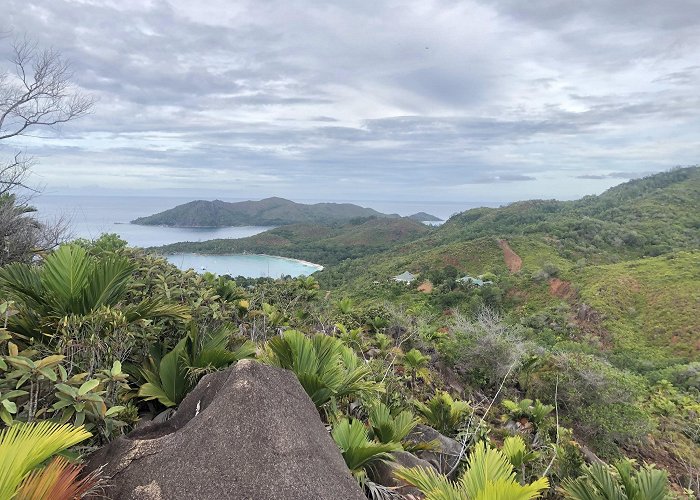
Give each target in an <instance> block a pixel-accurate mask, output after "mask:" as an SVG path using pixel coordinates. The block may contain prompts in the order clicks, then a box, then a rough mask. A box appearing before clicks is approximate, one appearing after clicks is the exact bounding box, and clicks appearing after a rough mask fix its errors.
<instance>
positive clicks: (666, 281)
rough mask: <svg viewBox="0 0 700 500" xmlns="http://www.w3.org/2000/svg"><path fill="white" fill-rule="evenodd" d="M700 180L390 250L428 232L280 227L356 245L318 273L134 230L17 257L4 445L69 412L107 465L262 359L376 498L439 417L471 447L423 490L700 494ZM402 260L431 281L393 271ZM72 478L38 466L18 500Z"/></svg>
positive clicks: (4, 383)
mask: <svg viewBox="0 0 700 500" xmlns="http://www.w3.org/2000/svg"><path fill="white" fill-rule="evenodd" d="M699 179H700V178H699V176H698V169H697V168H695V169H683V170H675V171H671V172H669V173H666V174H660V175H659V176H655V177H652V178H650V179H642V180H639V181H633V182H631V183H628V184H626V185H623V186H621V187H618V188H614V189H613V190H610V191H608V192H607V193H605V194H603V195H601V196H600V197H588V198H585V199H583V200H579V201H577V202H564V203H562V202H533V203H529V204H528V203H523V204H519V205H516V206H509V207H504V208H502V209H495V210H491V209H488V210H486V209H479V210H476V211H469V212H465V213H463V214H459V215H457V216H455V217H453V218H452V219H451V220H450V221H449V222H448V223H446V224H445V225H444V226H443V227H440V228H437V229H427V228H423V229H422V230H421V231H415V232H412V231H408V232H407V233H405V236H406V237H405V238H404V237H403V236H400V237H397V238H395V239H391V238H389V239H387V240H382V242H381V243H376V242H373V241H371V238H370V237H369V236H367V235H369V234H376V233H374V232H373V231H376V230H380V229H377V228H380V227H381V228H384V229H386V228H387V227H389V225H388V224H386V222H387V221H391V223H394V222H396V223H397V224H406V223H408V224H414V223H413V222H412V221H408V222H404V221H405V219H390V220H389V219H388V220H386V221H384V220H382V221H381V222H379V221H380V220H379V219H371V220H364V221H357V222H356V223H351V224H348V225H343V226H332V227H317V228H316V229H314V230H313V231H316V235H317V236H318V235H322V237H315V238H314V237H309V238H308V240H306V243H304V241H305V240H304V236H303V234H304V233H303V231H300V229H299V228H300V227H301V226H299V227H292V228H278V229H276V230H275V231H271V232H269V233H268V235H267V236H265V237H264V238H278V237H281V236H280V235H283V234H294V235H295V236H294V238H296V240H295V241H296V242H293V241H292V240H293V238H291V237H290V238H289V239H288V240H287V241H288V242H292V243H289V245H288V246H286V248H287V250H288V251H289V252H294V251H296V250H298V249H300V248H302V247H303V245H304V244H307V245H308V249H309V250H308V252H310V253H313V252H319V255H320V253H321V252H324V251H325V250H324V248H327V247H325V246H324V245H325V243H324V242H328V241H334V245H336V246H335V247H334V248H341V247H342V246H343V244H345V245H346V246H347V247H348V248H350V249H352V248H354V247H355V246H356V244H357V245H359V247H360V250H348V251H345V250H343V251H342V252H341V251H340V250H339V252H340V253H338V256H342V258H341V257H337V258H335V260H333V262H339V261H340V260H342V259H345V260H344V262H342V263H339V264H337V265H331V266H330V267H329V268H328V269H326V270H324V271H323V272H321V273H318V274H317V275H316V276H317V278H316V277H309V278H296V279H282V280H271V279H246V278H239V279H237V280H236V281H234V280H232V279H230V278H227V277H217V276H214V275H211V274H204V275H199V274H197V273H195V272H194V271H192V270H190V271H180V270H178V269H177V268H175V267H174V266H172V265H170V264H168V263H167V261H166V260H165V259H163V258H161V257H158V256H157V255H154V254H151V253H146V252H144V251H143V250H140V249H131V248H128V247H126V245H125V243H124V242H123V241H121V240H119V239H118V238H117V237H115V236H114V235H105V236H103V237H101V238H100V239H98V240H96V241H92V242H90V241H77V242H74V243H73V244H70V245H63V246H61V247H60V248H58V249H57V250H55V251H53V252H50V253H45V254H42V255H38V256H36V257H35V258H34V259H31V258H23V259H18V261H16V262H12V263H8V264H6V265H5V266H3V267H2V268H1V269H0V314H1V315H2V321H3V324H2V328H0V418H1V419H2V422H3V423H2V424H0V425H1V426H2V427H4V428H5V429H6V433H5V434H0V448H2V447H3V446H6V445H5V444H4V443H3V438H2V437H1V436H7V435H8V434H9V433H16V432H19V429H23V428H25V427H24V426H26V425H36V424H37V423H43V422H53V423H55V424H56V425H61V424H67V425H72V426H74V428H77V429H81V427H82V429H81V430H80V431H77V432H82V433H85V434H84V435H83V437H87V433H86V432H87V431H89V432H90V434H91V437H90V439H89V440H88V441H85V442H83V443H82V444H81V445H80V447H79V448H75V447H74V448H73V452H74V453H73V455H72V456H75V455H77V454H81V453H82V454H86V453H89V452H90V451H92V450H94V449H95V448H96V447H99V446H101V445H103V444H104V443H105V442H107V441H109V440H111V439H113V438H114V437H116V436H118V435H120V434H122V433H124V432H127V431H129V430H130V429H131V428H133V426H134V425H135V424H136V423H137V422H138V421H139V420H144V419H151V418H154V417H157V418H165V416H166V415H168V412H170V411H172V408H174V407H177V405H178V404H179V403H180V402H181V401H182V399H183V398H184V397H185V396H186V394H187V393H188V392H189V391H190V390H192V388H193V387H194V386H195V385H196V384H197V382H198V381H199V380H200V379H201V378H202V377H203V376H205V375H206V374H207V373H211V372H213V371H216V370H221V369H225V368H226V367H228V366H231V365H232V364H235V363H236V362H237V361H238V360H240V359H243V358H247V357H255V358H257V360H258V361H259V362H264V363H270V364H273V365H275V366H279V367H282V368H285V369H288V370H290V371H291V372H293V373H294V374H295V375H296V377H297V378H298V379H299V381H300V383H301V385H302V387H303V388H304V390H305V391H306V392H307V394H308V395H309V397H310V399H311V400H312V401H313V402H314V404H315V405H316V407H317V409H318V412H319V416H320V418H321V419H322V420H323V421H324V423H325V424H326V425H327V427H328V428H329V429H330V432H331V435H332V437H333V438H334V439H335V441H336V443H337V444H338V446H339V448H340V451H341V453H342V455H343V457H344V459H345V461H346V463H347V465H348V468H349V469H350V470H351V471H352V472H353V474H354V475H355V477H356V478H357V479H358V481H359V482H360V484H362V485H363V487H364V488H365V491H366V492H367V494H368V495H369V496H372V497H374V498H389V497H390V495H392V494H395V492H394V491H393V490H390V489H387V488H386V487H384V486H382V484H380V480H381V478H380V477H378V476H377V475H376V470H377V467H376V465H377V464H378V463H380V461H392V460H394V459H395V458H396V457H397V456H398V454H400V453H412V454H416V455H422V454H424V453H433V452H434V446H435V443H434V442H433V443H430V442H420V441H416V439H415V435H416V432H417V431H416V429H419V428H423V429H424V427H423V426H426V425H427V426H430V427H432V428H433V429H436V430H437V431H439V432H440V433H442V436H441V438H442V439H445V440H448V439H451V441H450V442H451V443H454V444H456V446H458V449H460V450H461V451H460V452H459V453H456V454H455V457H453V460H455V464H454V466H450V467H448V468H447V469H446V470H437V469H414V468H411V469H398V472H397V473H396V477H398V478H401V479H402V480H403V481H405V482H406V483H409V484H412V485H414V486H415V487H417V488H418V489H419V490H421V491H423V492H424V493H425V494H426V497H427V498H449V499H452V498H496V497H498V498H505V499H510V498H535V497H537V496H542V497H545V498H562V497H565V498H673V497H683V496H684V495H685V496H686V497H687V496H688V495H691V494H695V495H697V494H698V492H700V483H699V477H700V476H699V471H700V459H699V458H698V457H700V392H699V391H700V367H699V365H698V361H697V360H698V349H700V345H699V344H698V343H697V338H698V333H699V332H700V327H699V326H700V325H699V324H698V319H699V318H700V314H698V310H697V304H698V296H697V283H698V281H699V278H700V276H698V269H700V266H699V264H700V252H699V251H698V241H697V237H698V236H697V231H693V229H697V228H698V227H700V226H699V221H698V214H700V210H698V208H699V207H698V206H697V204H698V197H696V196H695V195H696V194H697V191H698V182H699ZM660 207H666V208H665V210H675V211H676V213H675V214H674V219H673V220H672V221H670V220H669V219H668V215H667V212H664V211H663V210H661V208H660ZM661 212H663V213H661ZM663 217H666V219H663ZM659 221H661V222H659ZM489 226H490V228H489ZM661 226H663V227H661ZM305 227H306V229H304V231H309V233H307V234H311V233H312V232H313V231H312V226H308V227H307V226H305ZM384 229H381V230H384ZM284 231H288V232H287V233H285V232H284ZM367 231H369V232H367ZM418 233H420V234H418ZM361 234H364V235H365V237H366V238H367V240H366V242H367V244H366V245H365V246H364V247H363V246H362V244H360V243H357V242H354V240H353V239H352V238H355V237H358V235H361ZM614 235H616V236H614ZM261 238H263V237H261ZM616 238H617V239H616ZM260 241H262V240H260ZM343 242H344V243H343ZM211 244H212V245H218V244H219V243H216V242H215V243H211ZM227 244H229V243H227ZM230 245H234V243H230ZM283 246H284V245H283ZM370 247H372V248H374V251H376V253H373V254H372V255H371V257H366V256H364V255H369V252H370V249H369V248H370ZM222 248H223V247H222ZM230 248H232V247H230ZM280 248H281V247H280ZM380 250H382V251H380ZM222 251H223V250H222ZM353 251H357V252H358V257H357V258H355V257H353V255H352V252H353ZM343 252H344V253H343ZM294 256H296V257H305V256H304V255H298V254H297V255H294ZM363 256H364V257H363ZM405 270H409V271H411V272H413V273H415V274H417V275H418V279H417V280H416V281H415V282H412V283H409V284H404V283H396V282H394V281H393V280H391V277H392V276H394V275H396V274H398V273H400V272H403V271H405ZM466 275H468V276H469V277H471V278H473V279H472V280H463V279H460V278H462V277H464V276H466ZM160 414H162V416H160V417H159V415H160ZM419 423H420V424H422V426H419V425H418V424H419ZM42 425H48V424H42ZM13 435H14V434H13ZM75 444H77V442H70V443H69V444H67V445H65V446H71V445H75ZM12 453H16V452H14V451H13V452H12ZM51 454H53V452H51V453H49V455H51ZM4 456H9V455H7V454H5V455H4ZM2 457H3V454H0V460H1V459H2ZM46 458H49V457H48V456H47V457H44V458H42V460H41V461H43V460H45V459H46ZM56 460H58V459H56ZM41 461H40V462H41ZM607 463H610V464H612V465H607ZM52 464H53V465H52ZM652 464H656V466H652ZM71 467H72V465H71V464H69V463H64V462H55V464H54V462H49V465H43V464H41V463H39V462H37V463H34V462H32V463H31V464H30V465H28V466H27V467H26V468H25V469H23V470H22V471H21V474H20V473H17V474H19V476H18V475H17V474H15V476H16V477H14V479H12V481H13V482H12V483H11V484H10V486H8V487H7V488H8V491H17V490H18V489H19V488H20V487H23V488H24V487H26V488H31V487H34V486H32V484H34V483H35V482H36V481H39V482H40V481H43V479H42V478H41V477H39V478H38V479H37V477H36V476H39V475H40V474H42V473H43V474H45V475H46V477H47V478H48V477H49V476H51V477H54V476H55V477H59V476H60V477H64V478H65V477H73V479H76V478H77V473H76V474H75V475H74V476H71V474H74V472H75V470H76V469H75V468H72V469H71ZM75 467H79V466H77V465H75ZM32 471H34V472H32ZM42 471H46V472H42ZM20 476H21V477H20ZM0 477H1V476H0ZM18 478H19V479H18ZM29 478H33V479H29ZM22 481H25V482H26V484H25V485H24V486H22ZM1 484H2V480H0V485H1ZM8 484H9V483H8ZM66 484H72V485H74V486H76V487H77V486H79V485H77V483H76V482H75V481H73V480H71V481H68V482H67V483H66ZM87 486H90V485H87ZM686 489H687V490H686ZM27 491H30V490H27ZM690 491H692V492H694V493H689V492H690ZM610 495H612V496H610Z"/></svg>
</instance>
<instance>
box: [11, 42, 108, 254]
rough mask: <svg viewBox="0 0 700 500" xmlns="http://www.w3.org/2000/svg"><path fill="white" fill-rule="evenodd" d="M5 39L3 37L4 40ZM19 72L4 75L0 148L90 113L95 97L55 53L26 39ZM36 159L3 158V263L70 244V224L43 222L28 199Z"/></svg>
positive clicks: (19, 49) (19, 48) (19, 50)
mask: <svg viewBox="0 0 700 500" xmlns="http://www.w3.org/2000/svg"><path fill="white" fill-rule="evenodd" d="M3 37H4V34H3V33H0V39H2V38H3ZM10 61H11V63H12V64H13V66H14V72H5V73H0V145H1V144H2V141H3V140H7V139H11V138H13V137H17V136H21V135H25V134H27V133H28V132H29V131H30V130H33V129H35V128H45V127H49V128H50V127H55V126H57V125H60V124H62V123H66V122H69V121H71V120H74V119H76V118H79V117H81V116H83V115H86V114H87V113H89V112H90V110H91V109H92V107H93V105H94V100H93V98H92V97H90V96H88V95H85V94H83V93H81V92H80V91H79V89H77V88H76V87H75V86H74V85H73V84H72V78H73V74H72V73H71V71H70V65H69V64H68V63H67V62H66V61H65V59H63V57H61V54H59V53H58V52H57V51H55V50H54V49H50V48H49V49H38V48H37V45H36V43H35V42H33V41H31V40H30V39H28V38H27V37H24V38H22V39H18V40H16V41H15V42H14V44H13V57H12V58H11V60H10ZM32 166H33V159H32V158H31V157H30V156H27V155H25V154H24V153H23V152H22V151H16V152H14V154H13V155H12V156H11V158H10V159H8V160H2V159H0V265H3V264H6V263H8V262H16V261H27V260H30V259H31V258H32V257H33V255H35V254H36V253H41V252H43V251H48V250H50V249H52V248H54V247H55V246H57V245H58V244H60V243H61V242H62V241H64V240H65V235H66V234H67V221H66V220H57V221H55V222H53V223H46V222H40V221H39V220H37V219H36V217H34V215H33V213H32V212H33V211H34V210H33V209H32V208H31V207H30V205H29V204H28V200H27V199H24V198H22V199H20V198H18V195H19V194H20V193H19V191H20V188H21V191H23V192H24V193H31V192H36V191H37V190H36V189H34V188H32V187H30V186H29V185H28V183H27V178H28V176H29V173H30V171H31V167H32Z"/></svg>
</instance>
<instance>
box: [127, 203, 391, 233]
mask: <svg viewBox="0 0 700 500" xmlns="http://www.w3.org/2000/svg"><path fill="white" fill-rule="evenodd" d="M358 217H393V218H397V217H399V216H398V215H396V214H391V215H388V214H383V213H381V212H377V211H376V210H373V209H371V208H364V207H360V206H357V205H353V204H351V203H316V204H313V205H305V204H303V203H295V202H293V201H289V200H285V199H284V198H265V199H264V200H260V201H241V202H236V203H228V202H225V201H221V200H214V201H205V200H197V201H191V202H189V203H185V204H183V205H178V206H177V207H175V208H171V209H169V210H166V211H164V212H160V213H157V214H155V215H150V216H148V217H140V218H138V219H136V220H134V221H132V223H133V224H143V225H150V226H158V225H161V226H176V227H225V226H282V225H286V224H300V223H306V224H332V223H334V222H346V221H349V220H352V219H356V218H358Z"/></svg>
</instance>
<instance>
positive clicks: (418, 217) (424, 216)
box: [408, 212, 442, 222]
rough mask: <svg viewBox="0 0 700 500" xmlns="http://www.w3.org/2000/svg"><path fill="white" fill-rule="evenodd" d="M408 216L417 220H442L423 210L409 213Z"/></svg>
mask: <svg viewBox="0 0 700 500" xmlns="http://www.w3.org/2000/svg"><path fill="white" fill-rule="evenodd" d="M408 218H409V219H413V220H417V221H418V222H440V221H441V220H442V219H438V218H437V217H435V216H434V215H431V214H427V213H425V212H418V213H417V214H413V215H409V216H408Z"/></svg>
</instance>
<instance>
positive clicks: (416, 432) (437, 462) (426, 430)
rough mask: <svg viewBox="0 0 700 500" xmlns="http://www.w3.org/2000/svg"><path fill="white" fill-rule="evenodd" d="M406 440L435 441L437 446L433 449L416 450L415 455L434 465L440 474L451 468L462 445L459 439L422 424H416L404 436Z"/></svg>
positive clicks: (458, 455)
mask: <svg viewBox="0 0 700 500" xmlns="http://www.w3.org/2000/svg"><path fill="white" fill-rule="evenodd" d="M406 441H413V442H415V443H428V442H430V441H436V442H437V444H438V446H437V448H436V449H435V450H424V451H417V452H416V455H417V456H418V457H419V458H422V459H423V460H425V461H426V462H428V463H429V464H431V465H432V466H433V467H435V468H436V469H437V470H438V471H440V473H441V474H447V473H448V472H450V471H451V470H452V468H453V467H454V466H455V464H456V463H457V461H458V460H459V458H460V452H461V451H462V445H461V443H460V442H459V441H456V440H454V439H452V438H449V437H447V436H444V435H443V434H440V433H439V432H438V431H436V430H435V429H433V428H432V427H428V426H427V425H423V424H418V425H417V426H416V427H415V428H414V429H413V430H412V431H411V432H410V433H409V434H408V436H406ZM462 458H464V457H462Z"/></svg>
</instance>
